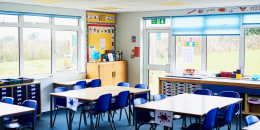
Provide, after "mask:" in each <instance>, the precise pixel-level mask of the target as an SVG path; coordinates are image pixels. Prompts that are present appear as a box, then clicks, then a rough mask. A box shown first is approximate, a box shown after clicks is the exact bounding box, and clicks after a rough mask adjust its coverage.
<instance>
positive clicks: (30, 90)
mask: <svg viewBox="0 0 260 130" xmlns="http://www.w3.org/2000/svg"><path fill="white" fill-rule="evenodd" d="M40 91H41V90H40V84H31V85H27V96H28V99H31V100H36V101H37V114H40V113H41V105H40V104H41V103H40V102H41V98H40Z"/></svg>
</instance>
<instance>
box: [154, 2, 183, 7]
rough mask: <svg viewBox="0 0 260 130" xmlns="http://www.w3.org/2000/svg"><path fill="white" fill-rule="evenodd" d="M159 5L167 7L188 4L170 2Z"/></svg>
mask: <svg viewBox="0 0 260 130" xmlns="http://www.w3.org/2000/svg"><path fill="white" fill-rule="evenodd" d="M157 4H158V5H165V6H176V5H187V3H182V2H169V3H157Z"/></svg>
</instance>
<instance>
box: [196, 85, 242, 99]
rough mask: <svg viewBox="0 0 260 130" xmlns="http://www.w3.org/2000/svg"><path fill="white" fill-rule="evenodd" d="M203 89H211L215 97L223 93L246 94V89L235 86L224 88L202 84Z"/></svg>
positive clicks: (222, 86)
mask: <svg viewBox="0 0 260 130" xmlns="http://www.w3.org/2000/svg"><path fill="white" fill-rule="evenodd" d="M201 88H202V89H210V90H211V91H212V93H213V95H216V96H217V95H219V93H220V92H222V91H236V92H238V93H246V88H245V87H233V86H224V85H211V84H202V85H201Z"/></svg>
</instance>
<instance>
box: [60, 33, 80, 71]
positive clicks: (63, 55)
mask: <svg viewBox="0 0 260 130" xmlns="http://www.w3.org/2000/svg"><path fill="white" fill-rule="evenodd" d="M76 68H77V32H76V31H56V71H65V70H76Z"/></svg>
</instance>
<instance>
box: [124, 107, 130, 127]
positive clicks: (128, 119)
mask: <svg viewBox="0 0 260 130" xmlns="http://www.w3.org/2000/svg"><path fill="white" fill-rule="evenodd" d="M124 109H125V114H126V118H127V121H128V124H129V125H131V122H130V118H129V117H128V114H127V111H126V108H124Z"/></svg>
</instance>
